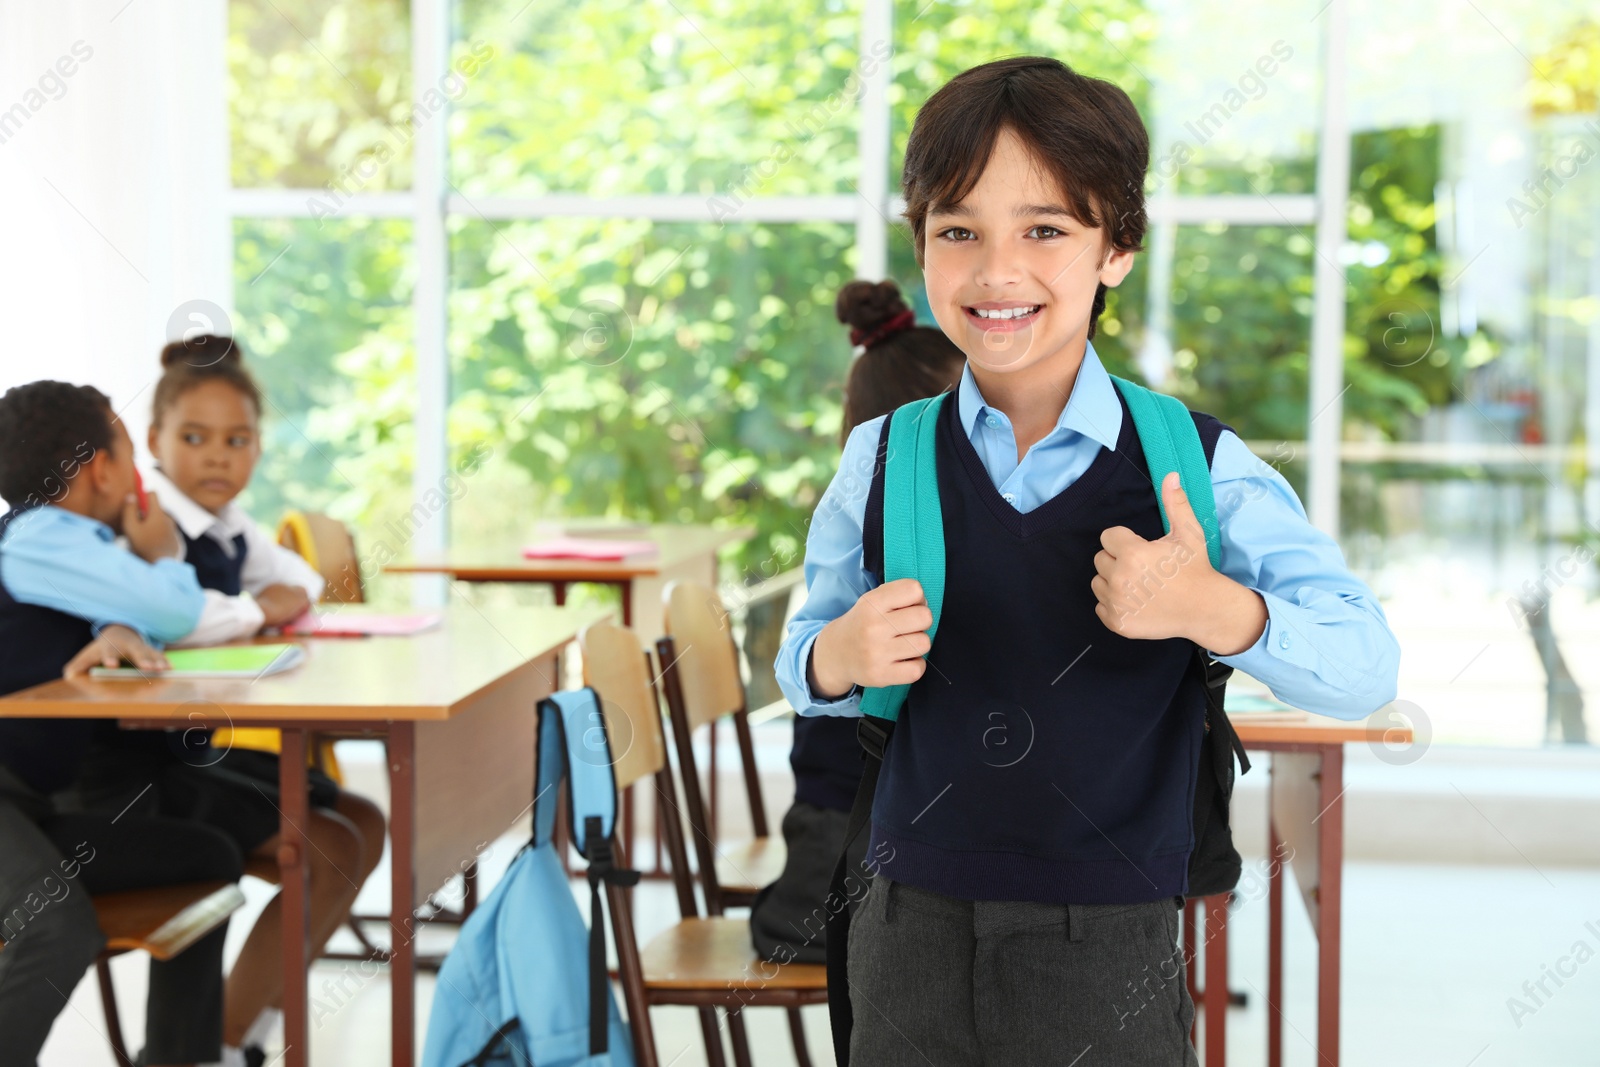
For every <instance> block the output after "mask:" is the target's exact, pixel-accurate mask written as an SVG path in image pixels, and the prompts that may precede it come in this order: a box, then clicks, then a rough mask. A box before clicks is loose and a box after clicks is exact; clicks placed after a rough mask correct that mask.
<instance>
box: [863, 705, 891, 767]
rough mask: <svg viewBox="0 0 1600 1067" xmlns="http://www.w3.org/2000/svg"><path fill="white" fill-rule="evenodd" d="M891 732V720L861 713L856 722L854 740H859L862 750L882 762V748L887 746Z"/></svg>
mask: <svg viewBox="0 0 1600 1067" xmlns="http://www.w3.org/2000/svg"><path fill="white" fill-rule="evenodd" d="M893 733H894V722H893V720H890V719H880V718H878V716H876V715H863V716H861V721H860V722H859V723H857V724H856V740H857V741H859V742H861V748H862V751H864V752H865V753H866V754H867V755H868V756H870V757H872V758H873V759H875V760H877V761H878V762H880V763H882V762H883V753H884V750H885V749H887V748H888V747H889V738H890V736H891V735H893Z"/></svg>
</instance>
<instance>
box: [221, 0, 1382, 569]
mask: <svg viewBox="0 0 1600 1067" xmlns="http://www.w3.org/2000/svg"><path fill="white" fill-rule="evenodd" d="M450 7H451V0H411V85H412V91H413V93H414V94H417V96H418V97H420V94H421V93H422V92H424V91H425V90H426V89H427V87H429V86H434V85H438V84H440V82H441V81H442V80H443V79H444V77H445V75H446V74H447V72H448V64H449V50H450ZM1347 8H1348V0H1331V2H1330V3H1329V4H1328V5H1327V7H1326V8H1325V9H1324V10H1323V12H1322V14H1321V16H1320V20H1321V24H1322V90H1323V91H1322V121H1321V126H1320V129H1319V131H1318V152H1317V185H1316V194H1315V195H1303V196H1302V195H1264V196H1255V195H1238V196H1183V195H1181V194H1180V195H1178V196H1175V197H1158V198H1155V199H1153V200H1152V201H1151V202H1150V221H1151V223H1152V225H1162V224H1173V223H1176V224H1196V223H1205V222H1221V223H1227V224H1229V225H1238V226H1260V225H1270V226H1283V225H1292V226H1308V225H1312V224H1314V225H1315V227H1316V232H1315V238H1314V242H1313V246H1314V256H1313V271H1314V290H1313V310H1312V317H1311V337H1310V350H1311V381H1310V388H1309V396H1308V398H1307V406H1308V435H1307V436H1308V439H1307V442H1306V448H1307V455H1306V457H1305V459H1306V461H1307V484H1308V492H1307V497H1308V499H1307V509H1308V512H1309V514H1310V517H1311V521H1312V522H1313V523H1314V524H1315V525H1316V526H1318V527H1319V528H1321V529H1322V530H1324V531H1326V532H1328V533H1329V534H1330V535H1333V536H1337V535H1338V529H1339V474H1340V468H1339V464H1340V453H1339V449H1340V437H1341V433H1340V427H1341V422H1342V404H1341V399H1342V397H1343V395H1344V389H1345V386H1344V360H1343V355H1342V352H1343V336H1344V326H1345V321H1344V320H1345V279H1344V270H1343V268H1342V267H1341V266H1340V265H1339V263H1340V259H1339V253H1340V249H1341V247H1342V246H1343V244H1344V241H1345V215H1346V211H1347V207H1348V204H1347V201H1348V197H1349V167H1350V131H1349V125H1348V121H1347V118H1346V106H1345V94H1346V77H1345V75H1346V41H1347V34H1346V26H1347V14H1348V11H1347ZM892 16H893V0H863V3H862V17H861V51H862V52H863V53H865V52H866V51H867V48H868V46H869V45H870V44H871V43H873V42H877V41H884V40H891V39H892V29H893V26H892ZM891 75H892V72H891V70H890V67H889V64H887V63H880V64H873V65H872V69H871V72H870V73H867V74H866V75H865V76H864V77H863V78H862V89H861V93H860V97H859V103H858V105H857V106H858V108H859V109H860V119H861V121H860V123H859V132H858V135H857V152H858V157H859V170H858V177H857V182H856V186H857V193H856V195H828V196H799V197H768V198H755V199H751V200H747V201H745V202H744V204H742V205H741V207H740V211H739V214H740V218H741V220H744V221H749V222H779V223H782V222H818V221H830V222H847V223H853V224H854V225H855V228H856V263H857V274H858V275H859V276H860V277H864V278H870V279H878V278H882V277H884V276H885V275H886V273H887V271H888V247H889V228H890V226H891V225H892V223H891V221H890V220H891V219H893V218H896V217H899V215H900V213H901V212H903V211H904V209H905V202H904V201H903V200H901V199H900V198H899V197H897V196H891V195H890V189H889V159H890V136H891V134H890V111H889V104H888V89H889V84H890V79H891ZM413 102H414V103H416V104H419V105H421V104H422V103H423V102H422V101H421V100H420V98H419V99H416V100H414V101H413ZM448 129H449V123H448V121H443V120H441V121H434V122H429V123H426V124H424V125H423V126H422V127H420V128H419V129H418V131H417V137H416V140H415V142H414V149H413V151H414V157H413V163H412V185H411V190H410V191H409V192H394V193H358V194H355V195H352V196H349V197H347V198H346V199H345V200H344V201H343V202H342V203H341V205H340V213H341V214H342V215H345V216H354V217H360V216H368V217H374V218H406V219H410V220H411V227H412V231H411V232H412V244H413V254H414V263H415V270H416V286H415V289H414V291H413V294H412V310H413V316H414V320H413V321H414V327H413V328H414V330H415V343H416V385H417V388H416V399H417V409H416V422H415V425H416V446H415V447H416V454H415V456H414V457H413V475H412V489H413V492H414V494H415V495H416V497H417V498H418V499H420V498H421V497H422V496H423V495H424V494H425V493H427V492H428V491H429V490H430V489H436V488H438V487H439V486H440V485H442V484H443V481H444V478H445V475H446V473H447V471H448V463H449V446H448V440H447V432H446V430H447V427H446V417H447V412H448V408H449V400H450V392H449V379H450V370H449V355H448V352H447V351H446V336H447V328H448V323H447V319H446V316H447V309H448V301H449V252H450V249H449V240H448V230H447V227H448V224H449V222H450V220H451V219H452V218H455V217H469V218H486V219H494V220H528V219H543V218H557V217H567V218H571V217H586V218H622V217H626V218H639V219H649V220H652V221H657V222H716V221H719V220H718V219H717V218H715V217H714V216H713V214H712V208H711V206H710V205H709V204H708V203H707V202H706V200H705V198H703V197H698V196H623V197H586V196H582V195H549V196H531V197H519V196H499V197H474V198H472V199H471V201H470V202H469V201H468V200H467V198H466V197H463V196H461V195H460V194H459V193H456V192H454V191H453V190H452V189H451V186H450V183H449V173H448V167H449V156H448V132H447V131H448ZM322 194H323V190H319V189H232V190H230V192H229V195H228V198H227V205H228V211H229V215H230V219H229V223H230V232H231V226H232V222H233V220H235V219H245V218H248V219H265V218H310V217H313V214H312V204H313V202H314V201H316V200H317V199H319V198H320V197H321V196H322ZM448 540H449V512H448V509H447V508H444V509H439V510H438V511H437V512H435V513H433V514H432V515H430V516H429V517H428V519H427V520H426V521H425V522H424V523H423V525H422V527H421V529H419V530H418V531H417V533H416V537H415V541H414V549H415V551H416V553H417V554H418V555H427V554H430V553H437V552H440V551H442V550H443V549H444V548H445V547H446V545H447V544H448ZM442 595H443V586H442V583H439V582H428V581H426V580H424V581H423V583H421V584H420V585H419V587H418V596H419V598H420V599H423V600H433V601H436V600H437V599H438V598H439V597H441V596H442Z"/></svg>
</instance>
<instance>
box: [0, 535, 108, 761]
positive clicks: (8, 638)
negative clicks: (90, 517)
mask: <svg viewBox="0 0 1600 1067" xmlns="http://www.w3.org/2000/svg"><path fill="white" fill-rule="evenodd" d="M24 510H26V509H24V508H12V509H11V510H10V511H8V512H6V513H5V515H4V516H0V538H3V537H5V533H6V530H7V528H9V527H10V525H11V523H12V522H14V521H15V520H16V518H17V517H18V516H19V515H21V514H22V513H23V512H24ZM108 547H109V546H108ZM3 551H4V548H3V547H0V552H3ZM93 638H94V634H93V632H92V630H91V627H90V625H89V622H88V621H87V620H85V619H80V618H78V617H77V616H75V615H68V614H67V613H66V612H63V611H56V610H55V609H53V608H46V607H40V606H39V605H37V604H24V603H21V602H20V601H18V600H17V599H16V598H15V597H13V596H12V595H11V592H10V590H8V589H6V587H5V582H4V581H3V580H0V696H5V695H7V694H10V693H15V692H18V691H20V690H23V689H27V688H29V687H30V686H35V685H40V684H42V683H44V682H48V681H50V680H51V679H54V678H59V677H61V668H62V667H64V666H66V664H67V661H68V660H70V659H71V658H72V657H73V656H75V655H77V654H78V652H79V650H81V649H82V648H83V646H84V645H87V644H88V643H89V642H90V641H91V640H93ZM94 732H95V720H93V719H0V763H3V764H5V766H6V767H7V768H9V769H10V770H11V772H12V773H13V774H15V775H16V776H17V777H18V778H21V779H22V780H23V781H24V782H26V783H27V784H28V785H30V786H32V787H33V788H34V789H37V790H38V791H39V792H41V793H49V792H52V791H54V790H56V789H60V788H63V787H65V786H66V785H68V784H69V783H71V781H72V780H73V778H74V777H76V776H77V773H78V765H79V761H80V760H81V759H82V757H83V752H84V749H85V748H86V747H87V746H88V743H89V740H90V738H91V737H92V736H93V734H94Z"/></svg>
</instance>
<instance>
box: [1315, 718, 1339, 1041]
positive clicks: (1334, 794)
mask: <svg viewBox="0 0 1600 1067" xmlns="http://www.w3.org/2000/svg"><path fill="white" fill-rule="evenodd" d="M1320 785H1321V796H1320V798H1319V801H1320V804H1321V808H1322V815H1321V817H1320V818H1319V819H1318V822H1317V851H1318V856H1317V860H1318V863H1317V870H1318V871H1319V872H1320V874H1321V878H1322V886H1321V889H1320V891H1319V892H1318V894H1317V1063H1318V1064H1319V1067H1320V1065H1322V1064H1328V1065H1329V1067H1339V964H1340V937H1341V933H1342V931H1341V926H1342V922H1341V918H1342V909H1343V907H1344V901H1343V883H1344V745H1342V744H1335V745H1323V746H1322V778H1321V782H1320Z"/></svg>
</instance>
